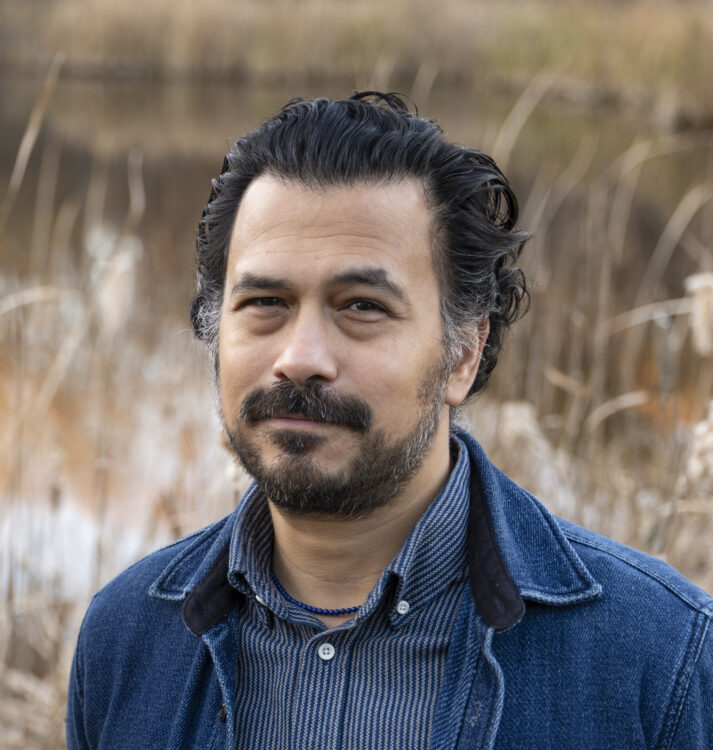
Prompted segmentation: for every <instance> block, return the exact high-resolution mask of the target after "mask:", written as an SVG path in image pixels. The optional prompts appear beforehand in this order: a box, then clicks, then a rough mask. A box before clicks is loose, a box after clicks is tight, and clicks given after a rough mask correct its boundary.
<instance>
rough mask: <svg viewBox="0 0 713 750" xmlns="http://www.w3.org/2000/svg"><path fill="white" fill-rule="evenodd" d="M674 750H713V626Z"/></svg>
mask: <svg viewBox="0 0 713 750" xmlns="http://www.w3.org/2000/svg"><path fill="white" fill-rule="evenodd" d="M662 747H667V748H670V750H684V749H685V750H691V749H692V748H705V747H708V748H713V623H712V622H711V620H710V619H709V620H708V623H707V630H706V632H705V633H704V636H703V638H702V639H701V641H700V647H699V649H698V653H697V657H696V658H695V662H694V665H693V669H692V672H691V678H690V681H689V683H688V688H687V690H686V695H685V698H684V700H683V704H682V707H681V712H680V715H679V718H678V722H677V724H676V727H675V730H674V732H673V735H672V737H671V742H670V744H666V745H662Z"/></svg>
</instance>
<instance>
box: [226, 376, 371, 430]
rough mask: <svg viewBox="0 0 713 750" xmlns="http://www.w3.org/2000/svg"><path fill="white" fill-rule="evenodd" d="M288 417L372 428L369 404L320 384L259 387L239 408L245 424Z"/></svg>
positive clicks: (280, 384) (359, 427)
mask: <svg viewBox="0 0 713 750" xmlns="http://www.w3.org/2000/svg"><path fill="white" fill-rule="evenodd" d="M288 415H289V416H291V415H299V416H301V417H304V418H305V419H309V420H310V421H313V422H328V423H330V424H335V425H339V426H341V427H349V428H351V429H353V430H357V431H359V432H366V431H367V430H368V429H369V428H370V427H371V408H370V407H369V404H367V403H366V401H364V400H363V399H361V398H359V397H357V396H350V395H347V394H341V393H337V392H336V391H335V390H334V389H333V388H331V387H329V386H325V385H322V384H321V383H315V384H310V385H307V386H305V387H304V388H298V387H297V386H295V385H293V384H292V383H290V382H288V381H281V382H279V383H275V384H274V385H272V386H270V387H269V388H256V389H255V390H254V391H252V392H251V393H249V394H248V395H247V396H246V397H245V400H244V401H243V403H242V406H241V407H240V416H241V418H242V419H244V420H245V421H246V422H258V421H260V420H262V419H272V418H275V417H285V416H288Z"/></svg>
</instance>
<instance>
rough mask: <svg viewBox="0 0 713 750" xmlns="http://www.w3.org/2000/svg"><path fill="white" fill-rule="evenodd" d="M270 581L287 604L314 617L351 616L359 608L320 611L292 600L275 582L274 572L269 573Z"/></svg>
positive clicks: (276, 581)
mask: <svg viewBox="0 0 713 750" xmlns="http://www.w3.org/2000/svg"><path fill="white" fill-rule="evenodd" d="M271 575H272V580H273V582H274V584H275V586H277V590H278V591H279V592H280V593H281V594H282V596H284V597H285V599H287V601H288V602H290V603H291V604H294V605H295V606H297V607H299V608H300V609H304V610H305V611H307V612H311V613H312V614H314V615H331V616H336V615H352V614H354V613H355V612H357V611H358V610H359V607H345V608H344V609H322V608H321V607H313V606H311V605H310V604H305V603H304V602H301V601H298V600H297V599H294V598H293V597H291V596H290V595H289V594H288V593H287V592H286V591H285V589H283V588H282V584H281V583H280V582H279V581H278V580H277V576H276V575H275V571H274V570H273V571H271Z"/></svg>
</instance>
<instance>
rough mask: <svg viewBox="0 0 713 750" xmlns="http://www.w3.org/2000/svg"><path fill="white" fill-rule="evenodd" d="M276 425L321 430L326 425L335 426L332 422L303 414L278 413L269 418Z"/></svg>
mask: <svg viewBox="0 0 713 750" xmlns="http://www.w3.org/2000/svg"><path fill="white" fill-rule="evenodd" d="M269 421H270V422H272V423H273V424H274V425H278V426H279V427H282V428H285V427H287V428H291V429H298V430H319V429H323V428H325V427H333V426H334V424H333V423H332V422H327V421H324V420H322V421H317V420H314V419H310V418H309V417H306V416H304V415H303V414H276V415H275V416H274V417H272V418H270V419H269Z"/></svg>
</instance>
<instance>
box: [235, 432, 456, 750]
mask: <svg viewBox="0 0 713 750" xmlns="http://www.w3.org/2000/svg"><path fill="white" fill-rule="evenodd" d="M452 447H453V451H454V457H455V459H456V460H455V466H454V468H453V470H452V472H451V474H450V476H449V478H448V480H447V482H446V484H445V485H444V486H443V488H442V490H441V492H440V493H439V495H438V496H437V497H436V499H435V500H434V501H433V502H432V503H431V505H430V506H429V508H428V510H427V511H426V512H425V513H424V515H423V516H422V517H421V518H420V520H419V521H418V523H417V524H416V525H415V526H414V528H413V529H412V531H411V533H410V535H409V536H408V538H407V539H406V541H405V542H404V544H403V546H402V548H401V549H400V551H399V552H398V553H397V555H396V556H395V557H394V559H393V560H392V561H391V563H390V564H389V565H388V566H387V567H386V569H385V570H384V572H383V574H382V575H381V577H380V578H379V580H378V582H377V583H376V585H375V586H374V588H373V590H372V591H371V593H370V594H369V596H368V597H367V599H366V601H365V602H364V603H363V604H362V606H361V607H360V608H359V611H358V612H357V613H356V615H355V616H354V617H353V618H352V619H351V620H349V621H348V622H346V623H343V624H341V625H339V626H338V627H335V628H331V629H327V628H326V627H325V625H324V624H323V623H322V622H320V620H318V619H317V618H316V617H314V616H313V615H311V614H310V613H309V612H305V611H304V610H302V609H300V608H299V607H296V606H295V605H293V604H290V603H289V602H288V601H286V599H285V598H284V597H283V596H282V595H281V594H280V592H279V591H278V590H277V588H276V586H275V585H274V583H273V581H272V580H271V575H270V572H271V556H272V539H273V532H272V522H271V519H270V514H269V510H268V508H267V504H266V502H265V500H264V497H263V496H262V495H261V493H260V492H259V491H258V490H257V489H256V487H255V486H253V487H252V488H251V489H250V490H249V491H248V492H247V493H246V495H245V496H244V497H243V499H242V500H241V502H240V505H239V507H238V511H237V512H238V518H237V520H236V524H235V527H234V532H233V537H232V540H231V547H230V562H229V579H230V581H231V583H232V584H233V585H234V586H235V587H236V588H237V589H238V590H239V591H241V592H242V593H243V594H244V595H245V596H244V597H242V598H241V601H240V603H239V605H238V606H239V611H238V622H239V629H238V640H239V643H238V653H239V657H238V669H237V676H238V688H237V696H238V700H237V717H236V736H237V744H236V748H245V749H246V750H247V749H248V748H250V749H251V750H253V749H254V748H280V749H283V748H291V749H293V748H300V749H301V748H304V750H307V749H308V748H309V749H312V748H319V750H324V749H326V748H340V749H342V748H343V750H357V749H358V750H365V749H368V748H374V749H376V748H378V749H379V750H383V749H384V748H388V749H389V750H399V748H404V750H405V749H406V748H408V750H418V748H427V747H428V746H429V741H430V734H431V727H432V724H433V719H434V713H435V708H436V698H437V695H438V691H439V687H440V684H441V681H442V678H443V674H444V670H445V667H446V657H447V654H448V645H449V640H450V634H451V629H452V627H453V622H454V619H455V613H456V610H457V608H458V605H459V603H460V602H461V599H462V597H463V596H468V595H469V594H468V565H467V550H466V542H467V537H466V532H467V519H468V505H469V491H468V486H469V480H470V464H469V460H468V452H467V450H466V449H465V446H464V445H463V444H462V443H461V441H460V440H459V439H458V438H453V445H452Z"/></svg>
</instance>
